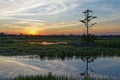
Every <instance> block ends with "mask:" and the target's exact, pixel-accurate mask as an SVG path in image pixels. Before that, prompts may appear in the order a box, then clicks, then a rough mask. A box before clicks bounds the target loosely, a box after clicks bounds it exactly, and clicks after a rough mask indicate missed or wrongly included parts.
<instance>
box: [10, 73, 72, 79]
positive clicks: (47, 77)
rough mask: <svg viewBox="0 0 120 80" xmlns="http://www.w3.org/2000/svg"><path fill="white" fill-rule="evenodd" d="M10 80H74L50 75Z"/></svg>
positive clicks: (19, 77)
mask: <svg viewBox="0 0 120 80" xmlns="http://www.w3.org/2000/svg"><path fill="white" fill-rule="evenodd" d="M11 80H74V79H70V78H66V77H64V76H53V75H52V74H51V73H49V74H48V75H46V76H45V75H44V76H43V75H37V76H18V77H15V78H13V79H11Z"/></svg>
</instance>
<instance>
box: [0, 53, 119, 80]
mask: <svg viewBox="0 0 120 80" xmlns="http://www.w3.org/2000/svg"><path fill="white" fill-rule="evenodd" d="M49 72H51V73H52V74H53V75H64V76H67V77H76V78H79V77H82V76H85V75H87V76H92V77H109V78H111V77H112V78H118V79H120V57H116V56H115V57H97V58H96V57H81V58H77V57H73V58H65V59H64V60H62V59H58V58H54V59H49V58H44V59H40V58H39V57H38V56H36V55H29V56H11V57H9V56H6V57H5V56H0V77H1V78H13V77H16V76H19V75H37V74H41V75H47V74H48V73H49Z"/></svg>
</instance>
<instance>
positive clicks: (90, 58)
mask: <svg viewBox="0 0 120 80" xmlns="http://www.w3.org/2000/svg"><path fill="white" fill-rule="evenodd" d="M96 58H97V57H96V56H85V57H81V59H82V61H83V62H85V63H86V65H85V71H84V72H83V73H81V76H84V77H89V71H91V72H93V70H91V69H90V68H89V63H91V62H94V60H95V59H96Z"/></svg>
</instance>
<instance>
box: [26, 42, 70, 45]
mask: <svg viewBox="0 0 120 80" xmlns="http://www.w3.org/2000/svg"><path fill="white" fill-rule="evenodd" d="M28 43H29V44H41V45H53V44H68V43H67V42H47V41H43V42H35V41H30V42H28Z"/></svg>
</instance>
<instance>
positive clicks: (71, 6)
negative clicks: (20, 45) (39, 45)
mask: <svg viewBox="0 0 120 80" xmlns="http://www.w3.org/2000/svg"><path fill="white" fill-rule="evenodd" d="M88 8H89V9H91V10H93V11H94V13H93V14H92V15H95V16H97V17H98V18H97V19H96V20H94V21H93V22H97V24H96V25H95V26H94V27H93V28H92V29H91V30H90V32H91V33H93V34H120V0H0V32H5V33H12V34H19V33H23V34H33V35H38V34H40V35H52V34H84V33H85V31H84V29H85V27H84V25H83V24H82V23H80V22H79V21H78V20H81V19H83V18H84V16H83V14H82V12H83V11H84V10H86V9H88Z"/></svg>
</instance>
